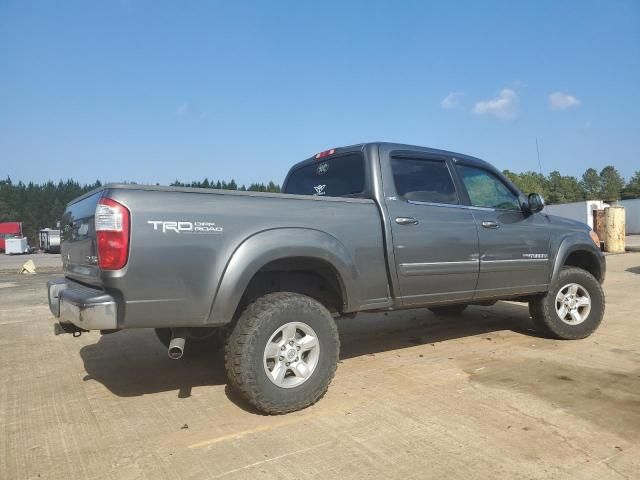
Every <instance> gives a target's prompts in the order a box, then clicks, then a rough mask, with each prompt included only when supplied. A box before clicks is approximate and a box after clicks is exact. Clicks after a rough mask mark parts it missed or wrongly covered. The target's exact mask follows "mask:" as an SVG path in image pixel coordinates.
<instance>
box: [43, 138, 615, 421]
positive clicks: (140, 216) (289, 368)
mask: <svg viewBox="0 0 640 480" xmlns="http://www.w3.org/2000/svg"><path fill="white" fill-rule="evenodd" d="M283 192H284V193H283V194H269V193H254V192H237V191H217V190H209V189H192V188H175V187H159V186H143V185H133V184H126V185H119V184H112V185H104V186H102V187H100V188H98V189H96V190H93V191H92V192H89V193H87V194H86V195H83V196H81V197H79V198H77V199H75V200H74V201H72V202H71V203H70V204H69V205H68V206H67V209H66V211H65V213H64V216H63V218H62V222H61V226H62V246H61V248H62V261H63V267H64V277H62V278H59V279H56V280H54V281H51V282H49V284H48V293H49V303H50V308H51V311H52V312H53V314H54V315H55V316H56V317H57V318H58V321H59V324H58V327H57V328H58V331H59V332H69V333H75V334H78V333H81V332H82V331H87V330H100V331H102V332H103V333H109V332H114V331H118V330H125V329H130V328H146V327H151V328H155V329H156V331H157V334H158V337H159V338H160V340H161V341H162V342H163V344H165V345H166V346H167V348H168V354H169V356H170V357H172V358H180V357H181V356H182V354H183V351H186V352H187V353H189V350H190V349H191V350H198V349H208V348H214V346H215V345H216V344H221V343H223V342H224V344H225V364H226V369H227V372H228V376H229V381H230V384H231V385H232V386H233V387H235V388H236V389H237V390H238V391H239V392H240V393H241V394H242V395H243V396H244V398H246V399H247V401H249V402H250V403H251V404H252V405H254V406H255V407H256V408H258V409H259V410H261V411H263V412H266V413H271V414H275V413H285V412H289V411H293V410H298V409H301V408H304V407H306V406H308V405H311V404H312V403H314V402H315V401H317V400H318V399H319V398H320V397H321V396H322V395H323V394H324V392H325V391H326V390H327V388H328V385H329V383H330V381H331V379H332V377H333V375H334V372H335V371H336V366H337V362H338V357H339V350H340V341H339V338H338V330H337V328H336V324H335V318H336V317H352V316H353V315H355V314H357V313H358V312H380V311H395V310H401V309H408V308H429V309H430V310H431V311H433V312H434V313H435V314H437V315H454V314H455V315H457V314H460V313H461V312H462V311H463V310H464V309H465V308H466V306H467V305H470V304H482V305H487V304H491V303H494V302H495V301H496V300H501V299H511V300H516V301H522V302H528V303H529V306H530V312H531V316H532V318H533V320H534V322H535V323H536V325H537V326H538V327H539V328H540V329H541V331H543V332H544V333H545V334H548V335H551V336H553V337H556V338H561V339H578V338H584V337H586V336H588V335H590V334H591V333H592V332H593V331H594V330H595V329H596V328H597V327H598V325H599V324H600V322H601V320H602V316H603V313H604V305H605V304H604V294H603V291H602V288H601V283H602V281H603V280H604V277H605V261H604V257H603V254H602V253H601V252H600V249H599V240H598V238H597V235H595V233H594V232H593V231H591V230H590V229H589V227H588V226H587V225H585V224H583V223H580V222H576V221H571V220H567V219H562V218H559V217H554V216H551V215H546V214H543V213H541V210H542V208H543V206H544V203H543V199H542V198H541V196H540V195H538V194H536V193H531V194H529V195H528V196H526V195H524V194H522V193H521V192H520V191H518V189H517V188H516V187H515V186H514V185H513V184H512V183H511V182H510V181H509V180H507V179H506V178H505V177H504V176H503V175H502V174H501V173H500V172H499V171H498V170H496V169H495V168H494V167H492V166H491V165H489V164H488V163H486V162H484V161H482V160H479V159H477V158H473V157H469V156H467V155H461V154H458V153H453V152H447V151H442V150H434V149H429V148H422V147H415V146H409V145H399V144H392V143H367V144H363V145H356V146H350V147H344V148H335V149H331V150H328V151H325V152H321V153H318V154H317V155H315V156H313V157H311V158H309V159H307V160H305V161H303V162H300V163H298V164H296V165H294V166H293V167H292V168H291V170H290V171H289V174H288V175H287V177H286V179H285V181H284V184H283ZM185 349H186V350H185Z"/></svg>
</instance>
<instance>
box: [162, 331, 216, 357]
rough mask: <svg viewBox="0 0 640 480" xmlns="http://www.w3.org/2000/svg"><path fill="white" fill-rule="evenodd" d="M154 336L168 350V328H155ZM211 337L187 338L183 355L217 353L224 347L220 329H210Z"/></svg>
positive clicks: (169, 338)
mask: <svg viewBox="0 0 640 480" xmlns="http://www.w3.org/2000/svg"><path fill="white" fill-rule="evenodd" d="M155 331H156V336H157V337H158V340H160V343H162V345H164V346H165V348H169V343H170V342H171V329H170V328H156V329H155ZM211 332H212V333H211V335H208V336H206V337H202V338H198V337H193V336H188V337H187V339H186V342H185V348H184V354H185V355H186V356H191V355H193V354H195V355H201V354H204V353H207V352H217V351H218V350H220V349H221V348H222V347H223V346H224V334H223V332H222V330H221V329H212V330H211Z"/></svg>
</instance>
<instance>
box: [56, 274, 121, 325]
mask: <svg viewBox="0 0 640 480" xmlns="http://www.w3.org/2000/svg"><path fill="white" fill-rule="evenodd" d="M47 292H48V295H49V310H51V313H53V315H54V316H55V317H56V318H58V320H59V322H60V323H61V324H65V323H67V324H69V323H71V324H73V325H75V326H76V327H78V328H80V329H82V330H113V329H116V328H118V316H117V308H116V301H115V299H114V298H113V297H112V296H111V295H109V294H106V293H105V292H103V291H102V290H98V289H96V288H89V287H85V286H84V285H81V284H79V283H76V282H73V281H71V280H68V279H66V278H56V279H54V280H50V281H48V282H47Z"/></svg>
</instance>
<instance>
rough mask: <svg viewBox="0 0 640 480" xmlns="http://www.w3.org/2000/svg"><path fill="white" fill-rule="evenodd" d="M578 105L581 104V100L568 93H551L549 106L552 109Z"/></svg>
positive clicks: (563, 108)
mask: <svg viewBox="0 0 640 480" xmlns="http://www.w3.org/2000/svg"><path fill="white" fill-rule="evenodd" d="M578 105H580V100H578V99H577V98H576V97H574V96H573V95H569V94H568V93H562V92H554V93H552V94H551V95H549V108H551V110H565V109H567V108H572V107H577V106H578Z"/></svg>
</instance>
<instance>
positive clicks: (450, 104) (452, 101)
mask: <svg viewBox="0 0 640 480" xmlns="http://www.w3.org/2000/svg"><path fill="white" fill-rule="evenodd" d="M462 97H464V93H462V92H449V95H447V96H446V97H444V98H443V99H442V101H441V102H440V106H441V107H442V108H444V109H445V110H451V109H452V108H457V107H459V106H460V100H462Z"/></svg>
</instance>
